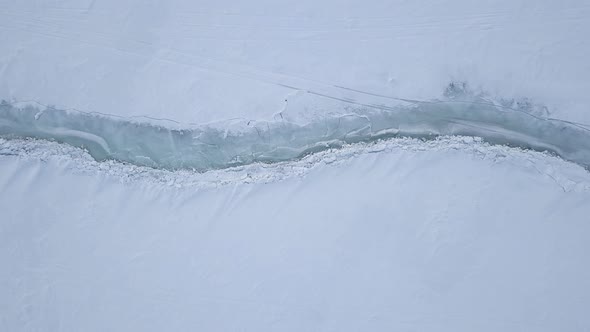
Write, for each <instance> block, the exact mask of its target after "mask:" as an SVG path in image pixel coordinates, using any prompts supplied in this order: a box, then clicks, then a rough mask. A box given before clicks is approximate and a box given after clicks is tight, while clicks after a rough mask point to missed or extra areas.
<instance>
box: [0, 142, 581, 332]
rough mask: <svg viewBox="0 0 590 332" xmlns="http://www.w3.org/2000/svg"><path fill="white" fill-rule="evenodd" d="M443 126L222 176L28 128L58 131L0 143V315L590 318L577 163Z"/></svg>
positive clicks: (283, 323)
mask: <svg viewBox="0 0 590 332" xmlns="http://www.w3.org/2000/svg"><path fill="white" fill-rule="evenodd" d="M449 140H450V141H446V142H443V143H441V148H436V146H433V144H435V143H436V141H434V142H422V143H419V142H413V143H410V144H408V143H407V142H406V144H405V145H404V144H402V143H399V144H398V145H397V146H395V148H392V147H391V146H389V147H388V146H387V145H385V144H383V145H379V144H371V145H364V150H361V151H360V152H359V151H358V150H359V149H361V146H363V145H362V144H361V145H357V146H355V147H349V148H350V149H356V150H355V151H356V153H351V152H350V151H349V153H350V155H349V156H348V157H346V158H341V157H342V155H340V156H339V155H338V154H336V156H337V157H338V158H335V155H334V153H340V154H343V153H345V151H347V148H344V149H341V150H338V151H332V152H325V153H324V154H318V155H314V156H313V157H318V158H319V157H321V158H320V159H321V160H320V161H317V162H315V163H312V164H313V167H309V168H308V169H307V171H306V172H305V173H303V174H300V175H297V176H293V175H292V173H291V172H289V174H291V176H288V177H285V178H283V179H282V180H281V181H252V182H250V181H234V182H229V183H227V184H226V185H224V186H220V187H218V188H207V187H205V186H194V185H193V186H184V187H181V188H177V187H175V186H173V185H172V186H168V185H167V183H162V182H158V181H152V180H150V179H149V178H142V179H136V180H134V181H121V180H122V177H120V176H119V175H118V174H117V173H109V172H108V171H107V172H102V173H101V172H100V171H99V170H98V168H97V164H96V162H95V161H93V160H92V159H91V158H89V157H87V159H86V160H87V162H88V164H84V163H82V164H80V160H83V158H81V157H78V158H68V157H67V153H66V154H64V153H63V151H61V154H58V153H55V154H53V155H52V154H51V153H49V152H47V151H51V149H48V148H47V147H46V146H44V147H42V148H40V149H38V148H36V147H35V146H34V144H33V143H35V142H36V143H39V144H55V143H48V142H42V141H28V142H29V144H30V145H26V144H25V146H26V148H27V149H28V151H29V153H28V154H21V153H20V152H19V150H18V149H12V150H10V149H8V148H6V147H5V146H4V147H3V150H2V152H3V155H2V156H0V195H1V197H2V199H1V200H0V211H2V222H1V223H0V237H1V238H0V246H1V250H0V261H2V262H3V268H2V269H0V285H2V287H0V292H1V294H0V312H2V313H3V314H2V319H0V329H2V330H7V331H27V330H39V329H42V330H46V331H58V330H59V331H105V330H108V331H135V330H141V331H161V330H206V331H228V330H230V331H231V330H245V331H271V330H281V331H303V330H319V331H358V330H371V331H391V330H418V331H422V330H437V331H474V330H477V331H499V330H501V331H517V330H528V329H534V330H536V331H555V330H560V331H579V330H583V329H585V328H587V327H588V326H590V320H589V319H588V316H587V315H586V310H585V308H588V307H589V306H590V269H589V268H588V266H587V264H586V262H587V252H588V250H589V249H590V247H589V246H590V245H589V244H588V241H587V239H588V238H589V237H590V224H588V218H587V216H588V215H589V214H590V205H589V204H588V202H589V201H590V190H589V187H588V186H587V184H588V183H589V182H590V176H589V175H588V173H586V172H585V171H584V170H583V169H581V168H580V167H578V166H576V165H573V164H570V163H567V162H563V161H561V160H559V159H557V158H554V157H551V156H547V155H545V154H540V153H536V152H530V151H520V150H515V149H508V148H504V149H501V148H502V147H490V146H487V145H485V144H483V143H481V142H479V143H478V142H474V141H473V139H467V141H464V142H462V141H460V140H459V139H458V138H452V139H449ZM11 142H12V141H11ZM31 142H33V143H31ZM31 144H32V145H31ZM442 146H447V147H449V146H450V147H451V148H442ZM453 146H455V147H456V148H452V147H453ZM465 146H472V149H471V150H469V149H466V148H465ZM61 147H62V148H63V149H65V150H66V152H67V151H69V150H68V149H71V148H68V147H64V146H61ZM74 150H75V151H80V150H77V149H74ZM41 151H44V153H45V155H44V156H43V157H41V156H40V155H39V153H41ZM322 156H323V157H322ZM310 157H312V156H310ZM80 165H86V166H85V167H86V168H83V167H80ZM101 165H103V166H104V165H105V164H101ZM292 165H295V164H292ZM283 166H284V165H283ZM104 167H106V169H107V170H108V169H110V167H109V166H108V165H107V166H104ZM252 167H254V166H252ZM272 167H280V166H278V165H273V166H272ZM274 170H275V171H276V169H274ZM221 172H228V171H227V170H226V171H221ZM258 172H261V171H260V170H259V171H258ZM207 174H212V173H209V172H208V173H204V174H195V175H193V176H197V177H198V176H206V175H207ZM216 174H217V176H219V175H220V174H221V173H220V172H218V173H216ZM250 174H257V173H256V172H254V171H253V169H250ZM179 177H182V175H180V176H179ZM180 182H181V181H180ZM567 184H569V187H568V186H564V185H567Z"/></svg>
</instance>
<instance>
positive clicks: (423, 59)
mask: <svg viewBox="0 0 590 332" xmlns="http://www.w3.org/2000/svg"><path fill="white" fill-rule="evenodd" d="M588 17H590V3H589V2H588V1H586V0H564V1H538V0H482V1H464V0H455V1H440V0H428V1H425V2H423V1H402V0H369V1H359V0H345V1H334V0H323V1H318V0H298V1H292V0H286V1H275V0H256V1H242V0H217V1H194V0H151V1H147V2H141V1H132V0H2V1H0V40H1V41H2V42H1V43H0V76H1V77H2V80H1V81H0V98H2V99H15V100H17V101H28V100H35V101H37V102H40V103H42V104H46V105H55V106H59V107H61V108H76V109H80V110H83V111H92V112H103V113H111V114H117V115H125V116H138V115H147V116H152V117H157V118H170V119H173V120H176V121H180V122H183V123H186V122H196V123H207V122H210V121H217V120H226V119H230V118H248V119H257V120H258V119H269V118H271V117H272V115H273V114H275V113H276V112H279V111H281V110H283V109H284V108H285V107H286V105H285V101H284V100H285V99H288V100H289V102H296V99H297V98H300V97H301V96H302V95H304V94H305V91H309V90H311V91H315V92H320V93H323V94H327V95H330V96H337V97H346V98H350V99H354V100H364V99H369V100H371V101H373V102H387V103H391V100H385V101H383V100H380V99H378V100H377V101H375V97H374V96H372V97H371V96H366V95H363V94H359V93H356V92H352V91H350V90H343V89H340V88H337V87H336V86H342V87H346V88H352V89H357V90H362V91H366V92H370V93H377V94H383V95H391V96H395V97H402V98H410V99H423V100H428V99H431V98H436V97H438V96H439V95H440V94H441V92H442V90H443V89H444V88H445V86H446V85H447V84H448V83H449V82H450V81H467V82H469V83H470V84H471V85H472V86H473V87H476V88H481V89H483V90H485V91H488V92H490V93H492V94H494V95H498V96H501V97H503V98H524V97H527V98H531V99H532V100H535V101H537V102H539V103H542V104H544V105H546V106H547V107H548V108H549V109H550V110H551V111H552V112H553V115H554V116H555V117H559V118H563V119H566V120H570V121H578V122H584V123H590V113H589V112H587V107H588V104H590V94H588V93H587V91H588V89H587V86H588V84H587V80H588V77H590V62H589V61H588V60H587V59H588V58H590V40H589V39H588V38H587V36H588V33H589V32H590V20H589V19H588ZM285 85H288V86H291V87H294V88H296V89H292V88H287V87H285ZM318 103H319V104H320V105H321V103H320V102H318ZM307 106H308V107H310V108H312V109H313V110H314V111H317V110H316V109H315V106H317V105H307ZM332 111H333V110H332Z"/></svg>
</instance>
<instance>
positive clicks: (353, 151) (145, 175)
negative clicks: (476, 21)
mask: <svg viewBox="0 0 590 332" xmlns="http://www.w3.org/2000/svg"><path fill="white" fill-rule="evenodd" d="M428 151H431V152H436V151H438V152H452V151H460V152H461V153H465V154H467V155H471V157H473V158H476V159H480V160H485V161H488V162H491V163H494V164H505V165H506V164H508V165H510V166H513V167H519V168H524V169H529V170H531V171H533V172H535V173H539V174H540V175H541V176H544V177H546V178H548V179H550V180H551V181H553V182H555V183H556V185H558V186H559V187H560V189H562V190H563V191H564V192H570V191H574V192H587V191H590V176H589V173H588V172H587V171H586V170H584V168H582V167H581V166H579V165H577V164H574V163H571V162H568V161H565V160H563V159H561V158H559V157H557V156H554V155H551V154H549V153H546V152H537V151H532V150H524V149H520V148H513V147H508V146H503V145H491V144H488V143H486V142H484V141H483V140H482V139H480V138H474V137H465V136H441V137H438V138H436V139H433V140H421V139H415V138H390V139H386V140H378V141H374V142H370V143H365V142H361V143H353V144H346V145H344V146H343V147H341V148H338V149H329V150H324V151H320V152H317V153H313V154H310V155H307V156H305V157H302V158H301V159H297V160H291V161H284V162H278V163H272V164H265V163H254V164H249V165H244V166H237V167H231V168H226V169H222V170H209V171H205V172H198V171H193V170H176V171H170V170H163V169H154V168H150V167H144V166H136V165H132V164H128V163H123V162H119V161H115V160H106V161H96V160H95V159H93V158H92V157H91V156H90V155H89V154H88V152H87V151H85V150H84V149H80V148H76V147H73V146H70V145H68V144H64V143H57V142H53V141H47V140H42V139H33V138H24V139H18V138H17V139H5V138H0V161H1V160H2V159H8V158H19V159H21V160H27V161H32V162H39V161H40V162H42V163H57V164H60V165H62V166H65V167H66V169H67V170H68V171H70V172H73V173H75V174H81V175H90V176H96V175H98V176H107V177H110V178H113V179H115V180H118V181H119V182H121V183H123V184H127V183H141V184H154V185H158V186H163V187H169V188H172V189H175V188H176V189H180V188H193V189H211V188H219V187H223V186H228V185H239V184H256V183H258V184H265V183H272V182H278V181H283V180H287V179H290V178H294V177H299V178H301V177H304V176H305V175H306V174H308V173H309V172H311V171H312V170H314V169H316V168H317V167H320V166H322V165H325V166H327V167H341V166H343V165H345V164H346V163H348V162H350V161H351V160H352V159H354V158H356V157H359V156H362V155H367V154H372V153H406V152H409V153H424V152H428Z"/></svg>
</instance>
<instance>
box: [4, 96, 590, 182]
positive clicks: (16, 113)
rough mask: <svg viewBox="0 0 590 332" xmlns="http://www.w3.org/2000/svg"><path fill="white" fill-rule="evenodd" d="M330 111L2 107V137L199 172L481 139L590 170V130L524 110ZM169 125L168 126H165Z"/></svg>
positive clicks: (456, 106) (472, 104) (478, 104)
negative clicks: (191, 122)
mask: <svg viewBox="0 0 590 332" xmlns="http://www.w3.org/2000/svg"><path fill="white" fill-rule="evenodd" d="M348 111H349V112H348V113H346V114H343V113H327V114H326V115H323V116H321V117H316V118H313V119H311V120H310V121H309V122H307V123H302V124H300V123H297V122H290V121H285V120H278V121H253V120H251V121H246V120H235V121H227V122H222V123H218V124H216V125H208V126H207V125H202V126H184V128H182V126H181V128H176V129H171V128H170V123H161V124H157V121H154V120H151V121H150V122H151V123H146V121H145V120H147V119H143V120H144V121H143V122H142V121H141V119H140V120H138V121H131V120H130V119H124V118H123V119H122V118H115V117H112V116H111V117H109V116H105V115H100V114H89V113H83V112H79V111H64V110H58V109H55V108H49V109H43V110H41V109H39V108H37V107H34V106H30V105H29V106H25V107H22V108H21V107H15V106H13V105H11V104H9V103H6V102H4V103H2V104H0V134H1V135H4V136H5V137H25V138H26V137H32V138H43V139H50V140H56V141H59V142H65V143H69V144H71V145H74V146H78V147H84V148H86V149H87V150H88V151H89V153H90V154H91V155H92V156H93V157H94V158H95V159H97V160H106V159H114V160H118V161H123V162H128V163H132V164H135V165H141V166H150V167H155V168H165V169H182V168H189V169H196V170H199V171H205V170H211V169H220V168H227V167H231V166H238V165H244V164H250V163H253V162H278V161H286V160H292V159H295V158H300V157H302V156H304V155H306V154H309V153H313V152H317V151H321V150H325V149H329V148H335V147H340V146H342V145H343V144H347V143H355V142H361V141H363V142H367V141H374V140H377V139H383V138H389V137H414V138H424V139H432V138H435V137H438V136H443V135H463V136H475V137H481V138H483V139H484V140H486V141H487V142H490V143H494V144H507V145H510V146H516V147H522V148H530V149H534V150H538V151H549V152H552V153H555V154H557V155H559V156H561V157H563V158H565V159H567V160H570V161H573V162H576V163H578V164H580V165H583V166H585V167H588V166H590V130H589V129H588V128H586V127H584V126H582V125H578V124H575V123H569V122H564V121H560V120H554V119H545V118H541V117H538V116H535V115H532V114H530V113H527V112H525V111H522V110H517V109H510V108H505V107H502V106H497V105H494V104H492V103H488V102H484V101H478V100H472V101H439V102H419V103H416V104H415V105H413V106H407V107H402V106H398V107H386V106H380V107H377V106H373V107H371V108H357V109H349V110H348ZM159 122H163V121H159Z"/></svg>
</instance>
